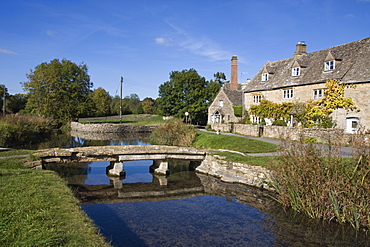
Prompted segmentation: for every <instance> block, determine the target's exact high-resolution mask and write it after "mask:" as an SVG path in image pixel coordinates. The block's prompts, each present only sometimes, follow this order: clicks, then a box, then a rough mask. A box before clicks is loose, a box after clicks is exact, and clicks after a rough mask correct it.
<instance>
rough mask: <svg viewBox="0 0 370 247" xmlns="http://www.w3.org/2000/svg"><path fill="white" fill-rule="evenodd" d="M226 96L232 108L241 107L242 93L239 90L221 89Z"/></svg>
mask: <svg viewBox="0 0 370 247" xmlns="http://www.w3.org/2000/svg"><path fill="white" fill-rule="evenodd" d="M223 90H224V92H225V94H226V96H227V97H228V98H229V100H230V101H231V103H232V104H233V106H241V105H242V103H243V102H242V97H243V92H242V91H241V90H231V89H226V88H223Z"/></svg>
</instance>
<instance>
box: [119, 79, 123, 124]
mask: <svg viewBox="0 0 370 247" xmlns="http://www.w3.org/2000/svg"><path fill="white" fill-rule="evenodd" d="M120 84H121V86H120V101H119V123H122V84H123V77H122V76H121V83H120Z"/></svg>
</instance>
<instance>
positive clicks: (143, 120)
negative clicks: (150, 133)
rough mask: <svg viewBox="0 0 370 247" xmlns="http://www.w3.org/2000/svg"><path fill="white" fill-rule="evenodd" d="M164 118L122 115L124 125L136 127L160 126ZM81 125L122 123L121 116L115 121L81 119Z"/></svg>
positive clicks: (109, 118)
mask: <svg viewBox="0 0 370 247" xmlns="http://www.w3.org/2000/svg"><path fill="white" fill-rule="evenodd" d="M164 121H165V120H163V118H162V116H158V115H150V114H129V115H122V122H121V123H122V124H130V125H131V124H135V125H159V124H161V123H163V122H164ZM79 122H80V123H116V124H119V123H120V119H119V116H115V117H114V119H112V118H111V117H106V118H104V117H101V118H96V119H90V118H87V119H81V120H80V121H79Z"/></svg>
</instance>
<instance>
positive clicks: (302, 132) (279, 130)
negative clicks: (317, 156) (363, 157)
mask: <svg viewBox="0 0 370 247" xmlns="http://www.w3.org/2000/svg"><path fill="white" fill-rule="evenodd" d="M211 128H212V129H214V130H216V131H217V130H218V131H221V132H231V133H238V134H241V135H246V136H254V137H266V138H281V137H282V136H283V137H287V138H289V139H291V140H299V139H300V138H301V137H302V136H303V138H307V137H314V138H316V141H317V142H322V143H326V142H327V140H328V138H329V137H334V136H340V137H344V138H345V140H350V138H351V135H350V134H345V133H344V130H343V129H315V128H312V129H311V128H295V127H284V126H271V125H269V126H267V125H252V124H220V123H213V124H212V125H211Z"/></svg>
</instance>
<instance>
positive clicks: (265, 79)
mask: <svg viewBox="0 0 370 247" xmlns="http://www.w3.org/2000/svg"><path fill="white" fill-rule="evenodd" d="M268 79H269V74H268V73H263V74H262V81H268Z"/></svg>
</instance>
